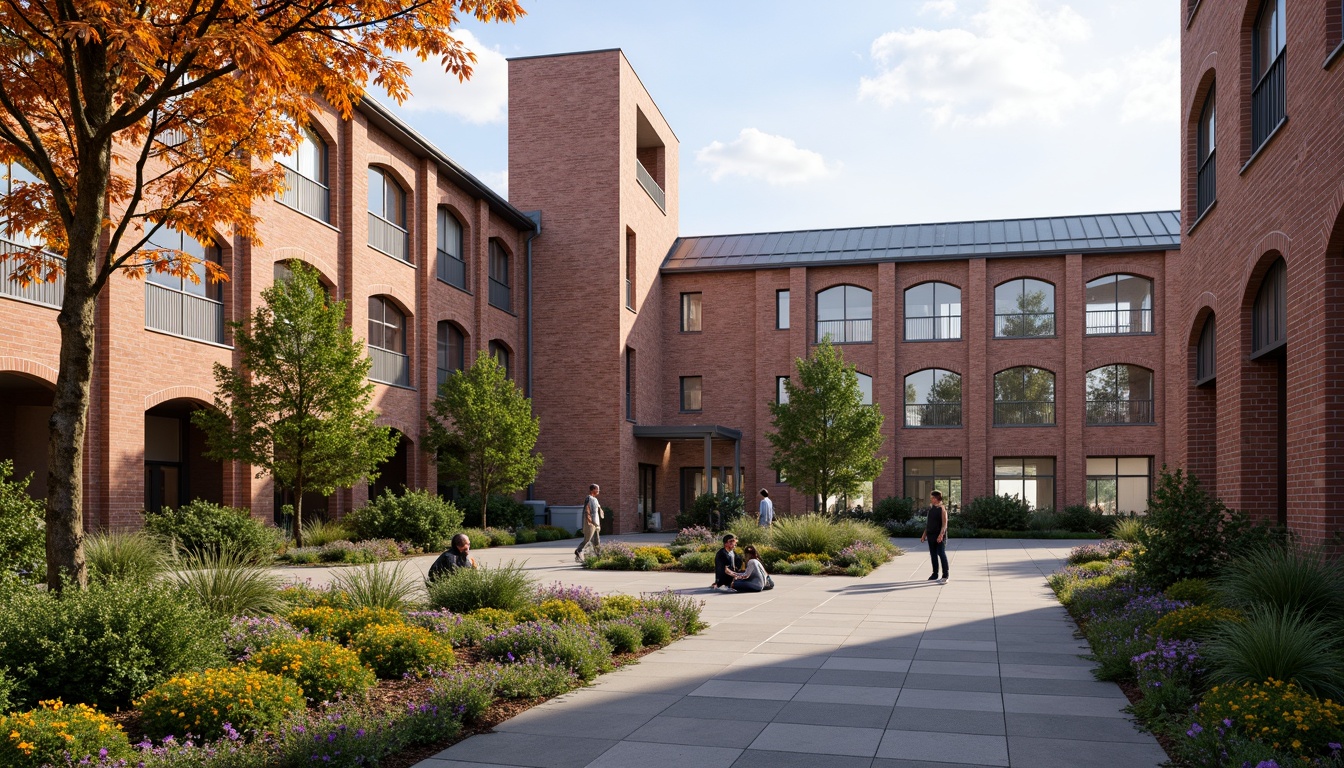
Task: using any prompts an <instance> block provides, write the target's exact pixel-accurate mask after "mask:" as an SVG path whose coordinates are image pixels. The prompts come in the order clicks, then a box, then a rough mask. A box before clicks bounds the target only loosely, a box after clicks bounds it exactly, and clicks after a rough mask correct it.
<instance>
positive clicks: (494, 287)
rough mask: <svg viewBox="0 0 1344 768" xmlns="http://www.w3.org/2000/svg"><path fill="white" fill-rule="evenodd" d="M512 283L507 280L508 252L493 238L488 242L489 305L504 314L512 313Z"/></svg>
mask: <svg viewBox="0 0 1344 768" xmlns="http://www.w3.org/2000/svg"><path fill="white" fill-rule="evenodd" d="M512 286H513V283H512V282H510V280H509V252H508V251H506V250H504V246H503V245H502V244H501V243H500V242H499V241H498V240H495V239H494V238H491V240H490V305H491V306H495V307H499V308H500V309H502V310H504V311H505V312H512V311H513V288H512Z"/></svg>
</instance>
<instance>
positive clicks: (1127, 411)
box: [1087, 400, 1153, 425]
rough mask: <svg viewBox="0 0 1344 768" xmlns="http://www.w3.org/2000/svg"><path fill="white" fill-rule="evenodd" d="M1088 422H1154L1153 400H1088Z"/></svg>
mask: <svg viewBox="0 0 1344 768" xmlns="http://www.w3.org/2000/svg"><path fill="white" fill-rule="evenodd" d="M1087 423H1088V424H1092V425H1100V424H1152V423H1153V401H1152V400H1088V401H1087Z"/></svg>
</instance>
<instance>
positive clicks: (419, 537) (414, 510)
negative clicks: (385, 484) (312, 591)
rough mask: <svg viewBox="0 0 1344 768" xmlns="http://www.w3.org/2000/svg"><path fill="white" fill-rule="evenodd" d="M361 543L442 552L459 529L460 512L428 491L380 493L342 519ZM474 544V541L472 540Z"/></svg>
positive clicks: (388, 491)
mask: <svg viewBox="0 0 1344 768" xmlns="http://www.w3.org/2000/svg"><path fill="white" fill-rule="evenodd" d="M345 524H346V525H347V526H349V527H350V528H351V529H352V530H353V531H354V532H355V535H356V536H357V537H359V538H361V539H395V540H397V541H406V542H410V543H411V544H414V545H416V546H417V547H420V548H422V549H426V550H429V549H443V548H444V547H445V546H447V542H448V540H449V539H451V538H452V536H453V534H454V533H455V532H456V531H457V529H458V528H460V527H461V526H462V511H461V510H460V509H458V508H457V507H455V506H453V503H452V502H450V501H445V500H443V499H441V498H439V496H438V495H437V494H434V493H430V492H429V491H421V490H415V489H407V490H405V491H404V492H403V493H402V494H401V495H397V494H395V493H393V492H392V491H390V490H386V491H383V493H382V495H381V496H379V497H378V498H376V499H371V500H369V503H368V504H366V505H364V506H363V507H360V508H359V509H357V510H355V511H354V512H351V513H350V514H349V515H348V516H347V517H346V518H345ZM472 543H473V544H475V543H476V542H475V540H474V539H473V540H472Z"/></svg>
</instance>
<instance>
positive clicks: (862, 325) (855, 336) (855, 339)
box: [817, 319, 873, 344]
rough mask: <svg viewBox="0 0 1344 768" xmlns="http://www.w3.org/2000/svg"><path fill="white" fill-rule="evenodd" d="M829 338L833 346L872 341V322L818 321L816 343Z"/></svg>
mask: <svg viewBox="0 0 1344 768" xmlns="http://www.w3.org/2000/svg"><path fill="white" fill-rule="evenodd" d="M827 336H829V337H830V338H831V341H832V342H833V343H835V344H864V343H869V342H871V341H872V340H873V321H872V320H871V319H870V320H818V321H817V341H821V340H822V339H824V338H826V337H827Z"/></svg>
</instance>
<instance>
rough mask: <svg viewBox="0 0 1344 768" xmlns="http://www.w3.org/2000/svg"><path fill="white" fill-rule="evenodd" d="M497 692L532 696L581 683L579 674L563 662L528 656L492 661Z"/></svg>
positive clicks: (503, 696) (507, 696)
mask: <svg viewBox="0 0 1344 768" xmlns="http://www.w3.org/2000/svg"><path fill="white" fill-rule="evenodd" d="M489 668H490V670H491V672H492V673H493V674H494V691H495V696H498V697H499V698H501V699H533V698H536V697H538V696H557V695H559V694H562V693H564V692H566V691H568V690H571V689H572V688H574V687H576V686H577V685H579V683H580V680H579V676H578V675H576V674H575V673H574V671H573V670H571V669H569V668H568V667H565V666H564V665H562V664H552V663H550V662H546V661H542V660H539V659H527V660H524V661H522V662H519V663H517V664H492V665H490V667H489Z"/></svg>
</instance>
